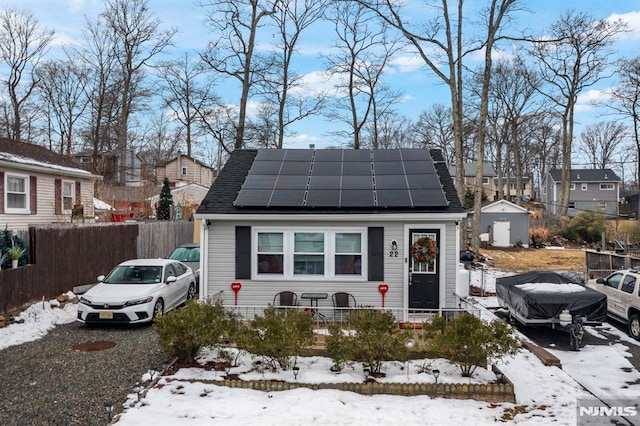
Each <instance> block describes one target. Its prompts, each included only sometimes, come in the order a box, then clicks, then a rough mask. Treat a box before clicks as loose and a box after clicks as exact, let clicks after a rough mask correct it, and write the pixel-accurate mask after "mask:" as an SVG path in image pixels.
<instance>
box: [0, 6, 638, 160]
mask: <svg viewBox="0 0 640 426" xmlns="http://www.w3.org/2000/svg"><path fill="white" fill-rule="evenodd" d="M413 1H415V2H418V1H419V0H409V2H413ZM481 4H484V2H482V3H480V2H479V1H478V0H467V2H466V6H467V7H469V6H470V7H475V6H478V5H481ZM0 5H3V6H8V7H11V8H15V9H26V10H29V11H31V12H32V13H33V14H34V15H35V17H36V18H37V19H38V20H39V22H40V24H42V25H43V26H45V27H47V28H50V29H54V30H55V31H56V45H57V46H58V47H54V49H53V50H52V54H55V51H56V49H58V48H59V46H60V45H63V44H66V43H73V42H74V40H77V39H78V38H79V34H80V31H81V29H82V27H83V25H84V15H90V16H95V15H97V14H98V13H99V11H100V10H102V7H103V2H102V1H101V0H10V1H4V2H3V3H0ZM522 5H523V7H524V8H526V9H529V10H528V11H521V12H519V13H518V14H517V15H516V16H515V17H514V19H513V21H512V22H511V23H510V26H511V27H512V28H515V29H517V28H529V29H530V30H531V31H533V32H542V31H543V30H544V28H545V27H546V26H548V25H549V24H550V23H551V22H552V21H554V20H555V19H556V18H557V17H559V16H560V15H561V14H562V13H564V12H565V11H566V10H568V9H575V10H580V11H588V12H590V13H591V14H592V15H593V16H595V17H596V18H607V19H610V18H616V17H620V18H622V19H624V20H625V21H627V22H628V25H629V30H630V31H629V32H628V33H626V34H624V35H623V36H621V37H620V38H619V40H617V41H616V45H615V50H616V54H619V55H620V56H625V57H634V56H638V55H640V2H638V0H614V1H611V0H588V1H584V0H583V1H574V0H562V1H558V0H554V1H551V0H526V1H524V2H523V3H522ZM149 6H150V8H151V9H152V10H153V11H154V12H155V13H156V15H157V16H158V18H160V20H161V21H162V22H163V23H164V25H165V26H166V27H175V28H177V29H178V30H179V32H178V34H177V35H176V37H175V39H174V43H175V47H174V48H172V49H171V51H170V52H168V53H167V58H168V57H169V56H171V55H172V54H179V53H181V52H184V51H191V52H197V51H200V50H202V49H203V48H204V46H205V45H206V42H207V41H208V40H210V39H212V38H213V37H212V35H211V33H210V30H209V29H208V28H207V27H206V26H205V25H204V24H203V18H204V10H203V9H202V8H200V7H198V6H196V5H195V3H194V2H192V1H190V0H186V1H177V0H150V2H149ZM467 16H469V19H470V20H472V19H473V16H472V14H471V13H468V14H467ZM331 31H332V30H331V28H330V27H328V28H327V27H326V26H325V27H320V26H317V27H315V28H313V29H312V30H311V31H310V32H309V33H308V34H307V35H306V36H305V37H303V40H302V44H301V45H300V51H301V52H302V53H303V56H302V57H301V58H300V59H299V60H298V62H297V67H298V70H299V72H302V73H308V77H309V78H308V81H310V82H312V83H311V84H313V85H320V84H321V83H320V82H319V81H318V80H319V79H318V74H319V73H320V72H321V71H322V70H323V65H324V64H323V62H322V61H321V60H320V59H319V58H318V54H319V53H320V52H322V51H326V50H327V49H329V48H330V47H331V42H330V40H329V37H328V36H327V34H331ZM503 48H504V51H503V52H502V54H505V55H508V54H509V52H508V46H503ZM478 64H480V62H478ZM420 65H421V62H420V61H419V60H417V59H416V58H415V56H412V55H409V54H407V55H403V56H401V57H399V58H397V59H396V60H395V61H394V62H393V63H392V64H391V66H390V67H389V69H388V70H387V73H386V76H385V79H386V81H387V82H388V84H390V85H391V86H392V87H394V88H396V89H400V90H402V91H403V92H404V98H403V101H402V103H400V104H399V105H398V111H399V112H400V113H402V114H406V115H407V116H409V118H411V119H412V120H416V119H417V117H418V116H419V114H420V113H421V112H422V111H425V110H426V109H428V108H429V106H430V105H432V104H433V103H442V104H445V105H447V106H448V105H449V104H450V102H449V97H448V94H447V90H446V88H445V87H443V85H442V84H441V83H440V81H439V80H438V79H437V78H436V77H435V76H434V75H433V74H432V73H431V72H430V71H429V70H426V69H425V68H424V67H421V66H420ZM468 65H472V63H468ZM615 84H616V81H615V77H613V78H610V79H608V80H605V81H602V82H599V83H598V84H597V85H595V86H594V87H592V88H591V90H589V91H587V92H585V93H583V94H582V95H581V97H580V99H579V105H578V107H577V112H578V114H577V116H576V120H577V132H579V131H580V127H581V126H583V125H585V124H589V123H590V122H594V121H598V120H602V119H603V117H602V112H601V111H598V110H597V109H596V108H595V107H594V106H593V105H591V101H592V100H594V99H599V98H601V97H602V96H603V94H605V93H606V92H607V90H608V89H609V88H610V87H612V86H614V85H615ZM238 93H239V92H238V91H234V90H231V91H226V92H225V91H223V89H222V88H220V94H221V95H222V96H223V98H225V100H226V101H227V102H228V103H232V104H236V103H237V102H238V97H239V94H238ZM331 125H332V124H331V123H329V122H327V121H324V120H323V119H320V118H316V119H314V120H309V121H307V122H304V123H303V124H302V125H301V126H298V128H297V129H296V131H297V135H296V136H294V137H291V138H288V139H287V141H286V145H287V147H292V148H293V147H296V148H306V147H307V146H308V145H309V144H311V143H313V144H316V146H317V147H323V146H329V145H332V142H333V141H332V139H331V137H330V136H328V135H327V134H326V130H327V129H329V128H330V126H331ZM576 135H577V134H576Z"/></svg>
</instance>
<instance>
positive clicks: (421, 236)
mask: <svg viewBox="0 0 640 426" xmlns="http://www.w3.org/2000/svg"><path fill="white" fill-rule="evenodd" d="M431 243H433V244H435V250H434V249H430V248H429V246H430V244H431ZM439 247H440V231H439V230H436V229H410V230H409V250H408V253H409V308H410V309H438V308H439V307H440V279H439V278H440V277H439V275H440V271H439V260H440V253H439ZM435 251H437V252H438V253H435V255H434V252H435Z"/></svg>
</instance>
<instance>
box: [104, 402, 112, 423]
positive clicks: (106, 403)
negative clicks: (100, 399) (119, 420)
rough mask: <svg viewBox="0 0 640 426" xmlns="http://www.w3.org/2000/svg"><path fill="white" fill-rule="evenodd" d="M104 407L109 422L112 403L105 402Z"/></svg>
mask: <svg viewBox="0 0 640 426" xmlns="http://www.w3.org/2000/svg"><path fill="white" fill-rule="evenodd" d="M104 409H105V411H106V412H107V418H108V419H109V422H111V416H112V414H113V404H112V403H110V402H105V403H104Z"/></svg>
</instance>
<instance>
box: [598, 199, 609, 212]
mask: <svg viewBox="0 0 640 426" xmlns="http://www.w3.org/2000/svg"><path fill="white" fill-rule="evenodd" d="M598 208H599V209H600V210H606V209H607V202H606V201H598Z"/></svg>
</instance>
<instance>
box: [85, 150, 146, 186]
mask: <svg viewBox="0 0 640 426" xmlns="http://www.w3.org/2000/svg"><path fill="white" fill-rule="evenodd" d="M74 157H75V159H76V161H77V162H78V163H80V164H82V165H86V166H87V167H91V164H92V161H93V152H92V151H90V150H85V151H82V152H80V153H78V154H75V155H74ZM120 164H121V162H120V152H118V151H106V152H101V153H99V154H98V155H97V157H96V167H95V168H96V171H97V172H98V173H100V174H101V175H102V176H103V178H104V181H105V182H107V183H110V182H112V183H119V182H120V171H121V170H120ZM142 166H143V165H142V158H140V156H139V155H138V154H136V153H135V151H133V150H132V149H129V150H127V156H126V158H125V165H124V167H125V170H126V176H125V185H126V186H140V185H142V184H143V181H142Z"/></svg>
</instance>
